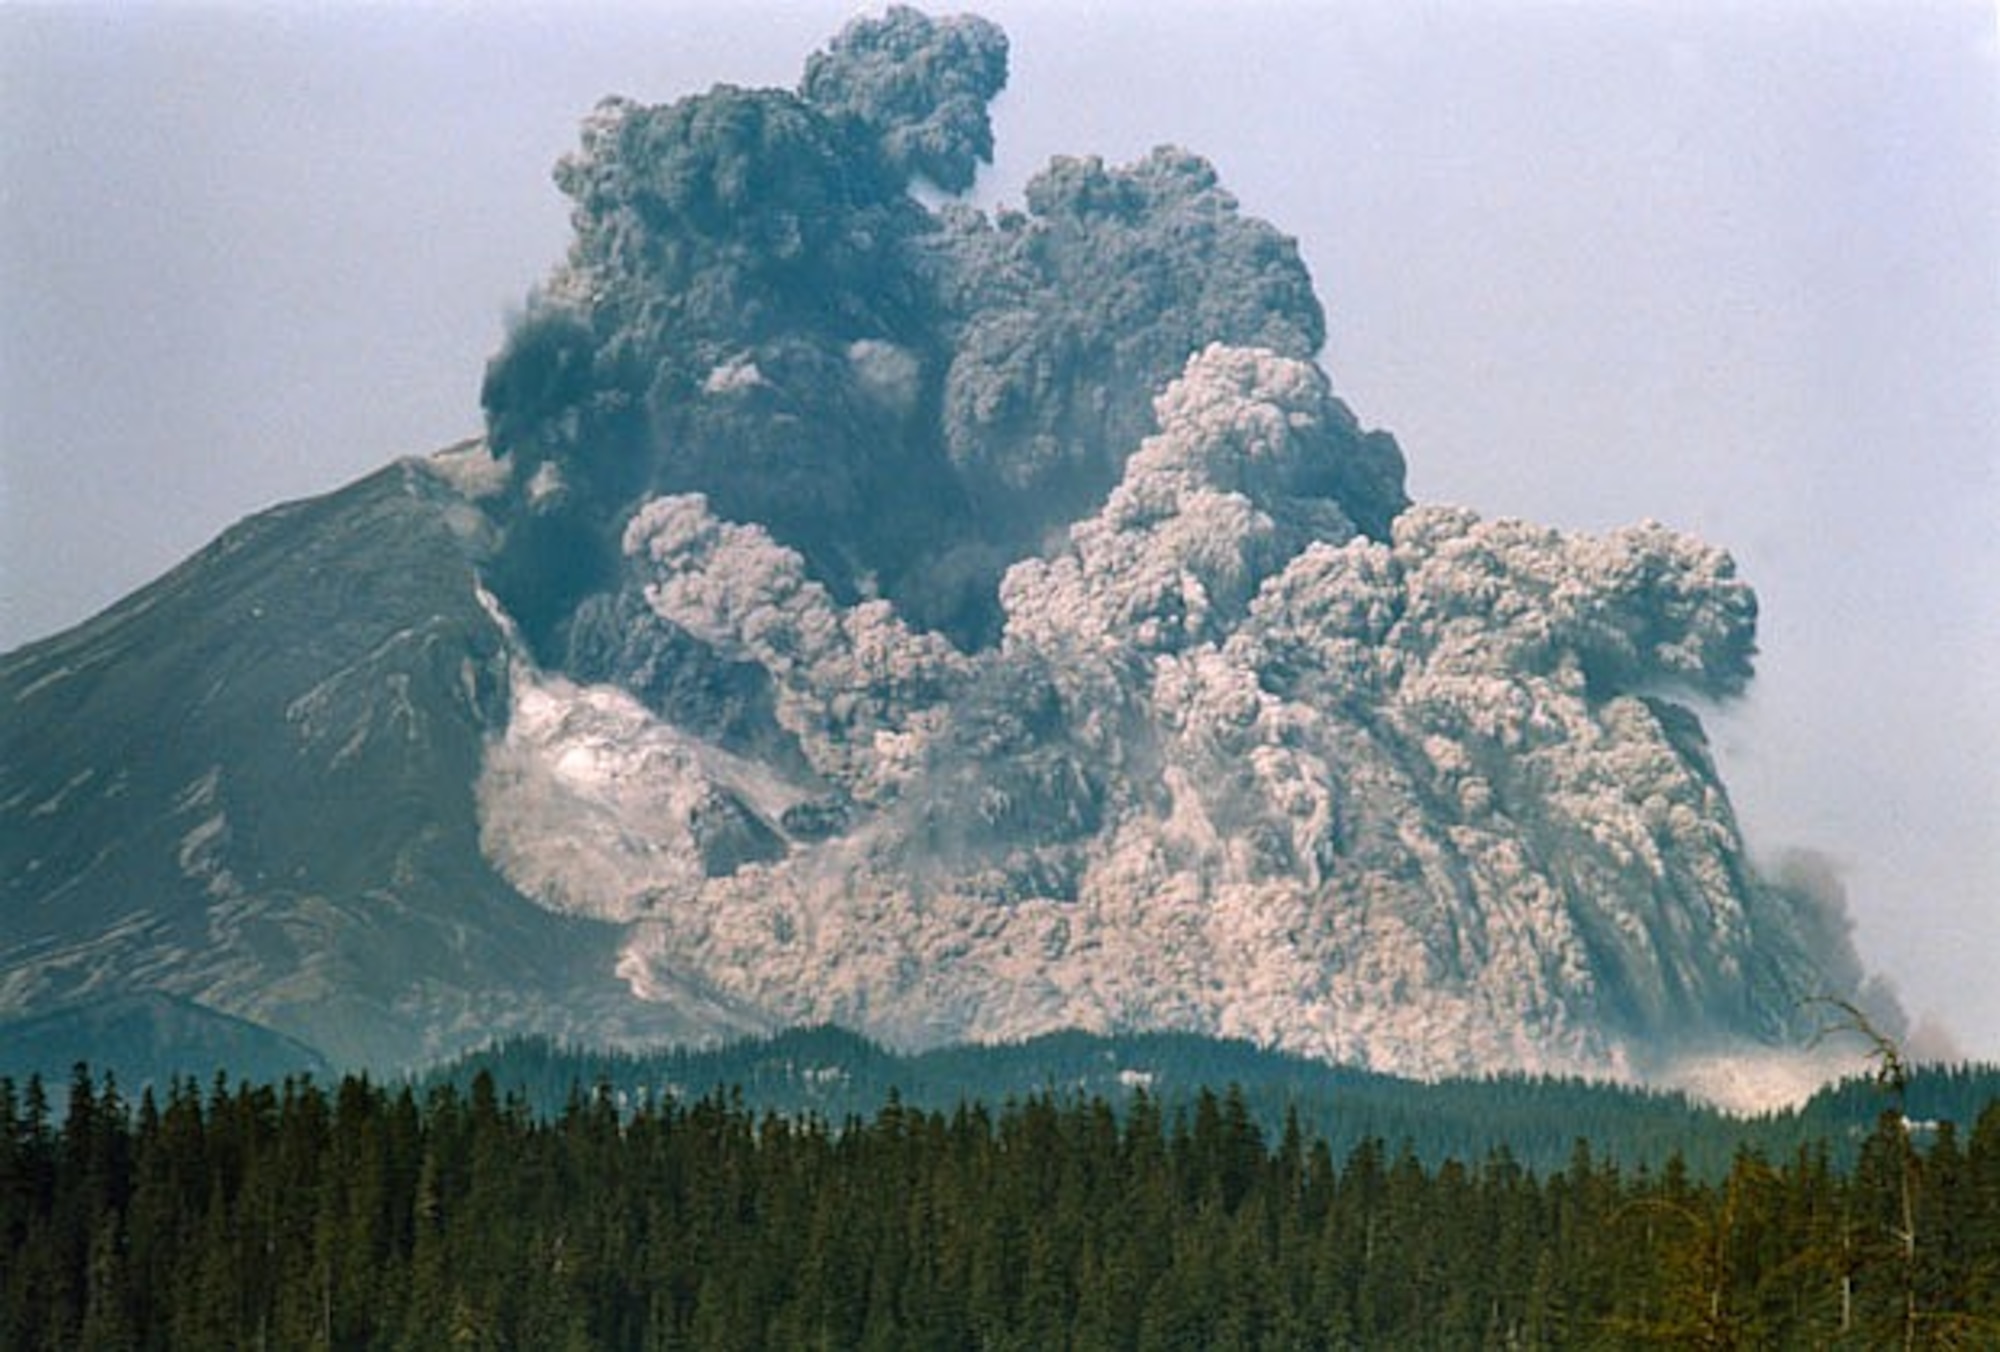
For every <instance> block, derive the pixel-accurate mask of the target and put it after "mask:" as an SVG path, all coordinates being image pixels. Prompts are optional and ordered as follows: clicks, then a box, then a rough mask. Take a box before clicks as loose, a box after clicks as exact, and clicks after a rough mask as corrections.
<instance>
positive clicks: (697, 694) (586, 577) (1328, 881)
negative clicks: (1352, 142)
mask: <svg viewBox="0 0 2000 1352" xmlns="http://www.w3.org/2000/svg"><path fill="white" fill-rule="evenodd" d="M1005 63H1006V45H1005V40H1004V38H1003V37H1002V36H1001V35H1000V34H999V32H998V30H997V29H994V28H992V26H991V25H988V24H985V23H984V22H982V21H979V20H972V19H953V20H942V21H936V20H931V19H927V18H925V17H923V16H921V15H919V14H917V13H915V12H914V11H911V10H907V9H897V10H892V11H891V12H890V13H889V14H888V15H887V16H886V17H884V18H882V19H879V20H859V21H857V22H856V23H855V24H853V25H850V27H849V28H848V29H847V30H846V31H845V32H844V33H843V34H842V35H841V36H840V37H838V38H836V39H835V40H834V42H833V43H832V44H831V45H830V46H829V47H828V48H827V49H826V50H825V51H823V52H821V53H819V54H818V55H816V56H815V57H814V58H813V59H812V60H811V62H810V63H809V64H808V67H807V71H806V75H805V78H804V80H803V81H802V83H801V85H800V87H799V91H798V92H797V93H793V92H788V91H779V90H738V89H730V88H718V89H716V90H714V91H712V92H710V93H708V94H705V95H701V96H698V97H695V98H690V99H684V100H682V101H680V102H678V103H675V104H670V105H666V106H663V107H645V106H641V105H637V104H632V103H628V102H612V103H607V104H605V105H603V106H601V107H600V108H599V109H598V111H597V112H596V113H595V114H594V115H593V116H592V117H591V119H590V120H589V121H588V122H587V123H586V125H585V130H584V136H583V142H582V145H581V147H580V148H579V150H578V151H577V152H576V153H575V154H573V155H571V156H570V157H568V158H566V159H565V160H564V162H563V164H562V165H561V167H560V168H559V170H558V176H557V177H558V182H559V184H560V185H561V187H562V188H563V190H564V191H565V192H566V193H567V194H568V195H569V196H570V198H571V199H572V201H573V202H574V203H575V219H576V228H577V234H576V242H575V244H574V246H573V247H572V249H571V252H570V256H569V258H568V259H567V260H566V261H565V263H564V264H563V265H562V267H561V268H559V269H558V270H557V272H556V274H555V275H554V277H553V278H552V279H551V280H550V282H549V283H548V285H547V286H546V287H545V288H544V289H543V290H542V291H541V292H540V293H539V294H538V296H537V298H536V299H535V301H534V302H533V304H532V305H531V307H530V311H529V314H528V316H527V318H526V319H525V320H524V322H523V323H522V325H521V326H520V327H519V329H518V330H517V331H516V332H515V333H514V334H513V335H512V336H511V337H510V339H509V341H508V343H507V346H506V348H505V349H504V350H503V351H502V352H501V353H500V354H499V355H498V356H497V357H496V358H495V359H494V361H493V363H492V365H491V367H490V369H489V371H488V377H487V383H486V389H485V398H486V404H487V409H488V415H489V434H490V435H489V440H490V442H491V444H492V446H493V448H494V449H495V451H496V452H497V453H498V454H500V455H501V456H503V457H504V458H506V459H508V460H510V461H512V462H513V464H514V472H513V473H512V474H511V476H510V477H509V478H508V484H509V487H508V488H506V489H505V490H503V491H501V492H499V493H497V494H491V493H489V496H487V497H485V498H484V499H482V504H481V505H482V506H483V507H484V508H485V509H486V510H487V511H488V512H489V513H490V514H491V515H492V517H493V518H494V520H495V521H496V523H497V526H498V532H497V533H498V534H499V536H500V537H501V538H502V540H503V543H502V544H501V545H500V546H499V547H498V548H497V549H496V550H495V552H494V556H493V558H492V559H491V560H489V563H488V569H487V572H488V576H489V577H490V578H491V579H492V580H493V584H494V586H495V589H496V590H497V591H498V592H499V594H500V597H501V600H502V602H503V603H504V604H505V605H506V606H507V608H508V609H509V610H510V611H511V612H512V613H513V614H514V615H515V616H516V617H517V618H518V619H520V620H521V622H522V625H523V628H524V629H525V631H526V633H527V636H528V642H529V646H530V648H531V654H530V658H531V659H532V660H529V659H524V660H523V662H522V663H521V664H520V667H519V670H518V671H517V674H516V681H515V709H514V716H513V721H512V724H511V726H510V728H509V730H508V733H507V735H506V737H505V739H504V740H502V741H501V742H500V743H499V744H497V745H496V746H495V748H494V749H493V752H492V754H491V755H490V757H489V762H488V765H487V769H486V772H485V774H484V776H483V779H482V784H481V802H482V812H483V818H482V820H483V824H484V831H485V836H484V839H485V845H486V849H487V851H488V853H489V855H490V856H491V858H492V859H493V861H494V862H495V863H496V864H497V865H498V866H499V867H500V868H501V869H502V870H503V871H504V872H506V874H507V875H508V876H509V877H510V878H512V879H513V880H514V881H515V883H516V885H517V886H519V887H520V888H521V889H522V890H523V891H524V892H526V893H528V894H529V895H531V896H534V897H536V898H538V899H540V900H542V901H543V902H544V903H545V904H547V905H550V906H552V907H555V908H558V909H563V910H574V911H581V912H586V913H589V914H592V915H596V916H600V917H608V918H612V919H615V920H617V921H619V922H621V923H623V924H625V925H627V926H628V930H627V936H628V942H627V945H626V950H625V956H624V961H623V965H622V967H621V968H620V973H621V976H622V977H623V979H624V980H626V981H627V982H628V983H629V984H630V985H631V986H632V988H633V989H634V990H636V991H639V992H641V993H644V992H646V991H648V990H672V989H687V988H690V987H699V988H700V989H702V990H704V991H707V992H710V993H711V994H712V995H713V997H714V998H715V999H717V1000H721V1001H723V1002H725V1003H727V1004H728V1005H729V1007H731V1008H732V1009H736V1010H739V1011H754V1012H755V1013H756V1015H757V1017H760V1018H763V1019H766V1020H768V1021H770V1022H773V1023H776V1022H783V1021H790V1020H820V1019H831V1020H838V1021H841V1022H845V1023H850V1024H853V1025H856V1026H859V1027H861V1028H863V1029H866V1030H868V1031H870V1032H873V1033H876V1034H879V1035H883V1036H887V1037H890V1038H893V1039H896V1040H901V1041H908V1042H930V1041H937V1040H941V1039H945V1038H953V1037H1004V1036H1018V1035H1023V1034H1028V1033H1032V1032H1036V1031H1041V1030H1044V1029H1048V1028H1053V1027H1059V1026H1065V1025H1080V1026H1085V1027H1091V1028H1100V1029H1125V1028H1141V1027H1157V1026H1172V1027H1183V1028H1194V1029H1202V1030H1208V1031H1214V1032H1220V1033H1227V1034H1234V1035H1241V1036H1247V1037H1252V1038H1255V1039H1257V1040H1260V1041H1263V1042H1267V1043H1272V1044H1275V1045H1281V1046H1286V1047H1291V1048H1294V1049H1297V1050H1301V1051H1305V1052H1310V1053H1313V1054H1316V1055H1323V1056H1328V1057H1334V1058H1339V1059H1351V1060H1357V1061H1365V1062H1368V1063H1370V1064H1374V1065H1377V1066H1380V1067H1384V1068H1390V1069H1397V1070H1403V1071H1412V1072H1418V1073H1435V1072H1440V1071H1448V1070H1483V1069H1491V1068H1493V1067H1495V1066H1522V1067H1531V1068H1547V1069H1565V1070H1598V1071H1602V1070H1607V1069H1612V1070H1637V1069H1645V1068H1646V1067H1648V1066H1649V1065H1652V1064H1655V1063H1656V1062H1657V1060H1658V1059H1659V1058H1660V1057H1661V1056H1662V1055H1664V1054H1665V1049H1667V1048H1668V1047H1670V1046H1671V1047H1681V1048H1686V1047H1697V1046H1699V1047H1706V1046H1708V1045H1710V1044H1713V1045H1716V1046H1728V1045H1733V1044H1734V1043H1735V1042H1738V1041H1740V1040H1742V1039H1746V1038H1747V1039H1752V1040H1764V1041H1766V1042H1774V1041H1782V1040H1783V1039H1784V1038H1786V1037H1788V1036H1790V1035H1792V1034H1793V1033H1795V1032H1796V1031H1797V1030H1798V1026H1799V1022H1800V1020H1801V1018H1802V1017H1805V1016H1803V1015H1802V1013H1801V1006H1800V1004H1799V1000H1800V997H1802V996H1804V995H1807V994H1813V993H1821V992H1828V991H1831V992H1833V993H1842V994H1844V993H1847V992H1849V991H1851V990H1852V988H1853V987H1854V986H1855V984H1856V983H1857V982H1858V981H1859V979H1860V974H1859V968H1858V966H1857V965H1856V964H1855V963H1854V961H1853V956H1852V952H1851V950H1850V949H1849V948H1848V946H1847V939H1846V935H1845V933H1844V932H1843V931H1841V929H1840V928H1839V926H1838V925H1837V924H1835V923H1833V922H1832V921H1830V920H1829V919H1828V915H1829V913H1828V912H1827V911H1826V910H1825V908H1823V907H1820V906H1818V905H1816V904H1815V903H1814V902H1813V901H1812V900H1811V893H1810V892H1809V890H1806V889H1801V888H1799V887H1796V886H1791V885H1773V884H1771V883H1768V882H1766V881H1765V880H1764V879H1762V878H1761V877H1760V876H1759V875H1758V873H1757V871H1756V870H1755V869H1754V868H1753V867H1752V866H1751V864H1750V862H1749V861H1748V859H1747V858H1746V856H1745V852H1744V847H1743V842H1742V839H1741V835H1740V832H1739V831H1738V828H1737V825H1736V821H1735V818H1734V815H1733V813H1732V811H1731V808H1730V804H1729V801H1728V798H1727V796H1726V794H1725V792H1724V790H1723V788H1722V785H1721V784H1720V783H1719V782H1718V780H1717V778H1716V774H1715V769H1714V765H1713V763H1712V761H1711V759H1710V757H1709V754H1708V750H1707V746H1706V743H1705V740H1704V737H1703V734H1702V730H1701V726H1700V724H1699V722H1698V720H1697V719H1696V717H1695V716H1694V715H1693V714H1692V713H1691V712H1690V711H1689V710H1688V709H1686V708H1685V707H1683V706H1682V705H1681V704H1678V703H1676V702H1675V701H1676V700H1677V699H1681V698H1684V697H1685V696H1687V695H1699V696H1703V697H1708V698H1718V697H1726V696H1728V695H1731V694H1733V693H1735V692H1737V691H1738V690H1740V689H1741V687H1742V685H1743V683H1744V682H1745V681H1746V680H1747V679H1748V677H1749V675H1750V670H1751V659H1752V656H1753V653H1754V648H1755V624H1756V602H1755V597H1754V595H1753V594H1752V592H1751V591H1750V589H1749V587H1748V586H1747V585H1746V584H1745V583H1744V582H1743V581H1742V580H1741V579H1739V578H1738V577H1737V576H1736V573H1735V569H1734V566H1733V564H1732V563H1731V561H1730V559H1729V557H1728V556H1727V555H1726V554H1724V553H1723V552H1721V551H1719V550H1716V549H1714V548H1711V547H1709V546H1707V545H1704V544H1702V543H1700V542H1699V541H1695V540H1692V539H1689V538H1687V537H1685V536H1681V535H1678V534H1675V533H1673V532H1671V531H1669V530H1667V529H1665V528H1663V527H1661V526H1658V525H1653V524H1646V525H1641V526H1636V527H1633V528H1630V529H1627V530H1621V531H1616V532H1612V533H1610V534H1606V535H1601V536H1589V535H1577V534H1567V533H1563V532H1558V531H1553V530H1548V529H1544V528H1540V527H1536V526H1532V525H1528V524H1526V523H1522V522H1518V521H1486V520H1483V519H1482V518H1481V517H1479V516H1478V515H1477V514H1476V513H1474V512H1471V511H1467V510H1464V509H1460V508H1453V507H1440V506H1412V505H1411V504H1410V503H1409V501H1408V499H1407V497H1406V496H1405V494H1404V491H1403V458H1402V453H1401V451H1400V450H1399V449H1398V447H1397V446H1396V444H1395V442H1394V441H1393V440H1392V439H1391V438H1389V437H1388V436H1387V435H1386V434H1383V433H1380V432H1374V431H1369V430H1366V429H1364V428H1363V427H1362V426H1361V425H1360V423H1359V422H1358V421H1357V420H1356V418H1355V417H1354V415H1353V414H1352V413H1351V412H1350V411H1349V410H1348V409H1347V407H1346V406H1345V405H1344V404H1342V403H1341V402H1340V400H1339V399H1338V398H1336V397H1335V395H1334V393H1333V391H1332V389H1331V388H1330V386H1329V383H1328V380H1327V378H1326V375H1325V374H1324V372H1323V371H1321V370H1320V369H1319V368H1318V367H1317V366H1316V365H1314V364H1313V358H1314V356H1315V354H1316V353H1317V351H1318V350H1319V347H1320V345H1321V343H1322V341H1323V338H1324V319H1323V314H1322V310H1321V307H1320V304H1319V301H1318V299H1317V298H1316V296H1315V295H1314V293H1313V290H1312V286H1311V283H1310V279H1309V277H1308V276H1307V274H1306V271H1305V268H1304V266H1303V264H1302V263H1301V262H1300V260H1299V256H1298V251H1297V249H1296V247H1295V246H1294V245H1293V243H1292V242H1291V241H1290V240H1289V239H1287V238H1285V237H1284V236H1283V235H1282V234H1280V233H1279V232H1277V231H1276V230H1274V229H1273V228H1272V227H1271V226H1269V225H1267V224H1265V223H1263V222H1261V221H1256V220H1253V219H1249V218H1246V217H1244V216H1243V215H1242V214H1241V213H1240V211H1239V210H1238V207H1237V204H1236V202H1235V201H1234V199H1232V198H1231V197H1230V196H1229V195H1228V194H1227V193H1226V192H1225V191H1224V190H1223V189H1222V188H1221V186H1220V184H1219V182H1218V180H1217V176H1216V173H1215V171H1214V169H1213V168H1212V167H1211V166H1210V165H1208V164H1207V163H1206V162H1204V161H1202V160H1201V159H1199V158H1198V157H1196V156H1193V155H1190V154H1188V153H1186V152H1183V151H1179V150H1174V149H1162V150H1159V151H1156V152H1154V153H1153V154H1152V155H1150V156H1148V157H1147V158H1145V159H1143V160H1141V161H1140V162H1139V163H1137V164H1134V165H1130V166H1126V167H1122V168H1121V167H1108V166H1106V165H1104V164H1103V163H1102V162H1100V161H1098V160H1095V159H1059V160H1057V161H1055V162H1054V163H1053V164H1051V165H1050V167H1049V168H1048V169H1047V170H1046V171H1045V172H1044V173H1043V174H1042V175H1040V176H1039V177H1037V178H1036V179H1035V180H1034V181H1033V183H1032V184H1031V185H1030V186H1029V188H1028V191H1027V200H1026V204H1025V209H1024V210H1020V211H1013V210H1008V211H1001V212H999V213H997V214H995V215H993V216H988V215H986V214H983V213H980V212H975V211H972V210H970V209H968V208H965V207H962V206H953V207H948V208H946V209H944V210H943V211H941V212H937V213H933V212H931V211H929V210H927V209H925V208H924V207H922V206H920V205H919V204H918V203H917V202H916V200H915V199H914V198H913V197H912V196H911V195H910V194H909V191H908V189H909V187H910V184H911V182H912V180H913V179H914V178H916V177H923V178H926V179H929V180H931V181H932V182H934V183H935V184H937V185H940V186H942V187H944V188H947V189H962V188H964V187H966V186H967V185H968V184H969V183H970V182H971V179H972V175H973V173H974V170H975V167H976V165H977V164H978V163H979V162H981V161H983V160H984V159H986V158H987V157H988V156H989V155H990V151H991V141H990V129H989V125H988V121H987V113H986V105H987V102H988V101H989V100H990V99H991V97H992V96H993V94H994V93H995V92H997V91H998V89H999V88H1000V87H1001V84H1002V83H1003V82H1004V79H1005V71H1006V65H1005Z"/></svg>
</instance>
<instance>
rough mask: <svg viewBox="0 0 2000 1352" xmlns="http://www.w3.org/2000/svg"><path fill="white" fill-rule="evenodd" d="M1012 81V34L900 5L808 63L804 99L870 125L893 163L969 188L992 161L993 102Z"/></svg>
mask: <svg viewBox="0 0 2000 1352" xmlns="http://www.w3.org/2000/svg"><path fill="white" fill-rule="evenodd" d="M1006 83H1007V35H1006V34H1005V33H1002V32H1001V31H1000V30H999V29H998V28H996V27H995V26H994V25H992V24H990V23H988V22H987V21H986V20H984V19H981V18H977V17H974V16H970V15H966V16H961V17H958V18H952V19H943V20H933V19H931V18H930V17H929V16H927V15H924V14H921V13H919V12H918V11H916V10H914V9H911V8H909V7H908V6H905V5H895V6H891V7H890V9H889V12H888V13H887V14H886V15H885V16H884V17H882V18H881V19H857V20H855V21H854V22H853V23H851V24H849V25H848V26H847V28H846V29H845V31H843V32H842V33H841V34H840V36H839V37H837V38H835V39H834V40H833V42H832V43H831V44H830V45H829V46H828V47H827V49H826V50H825V51H823V52H819V53H816V54H815V55H814V56H813V57H812V59H811V60H809V61H808V62H806V74H805V79H804V80H802V81H801V82H800V83H799V93H800V94H802V95H803V96H804V97H805V98H806V100H807V101H808V102H810V103H813V104H815V105H817V106H819V107H821V108H823V109H825V110H826V111H827V112H829V113H832V114H835V115H841V116H847V117H851V118H853V119H855V120H856V121H858V122H860V123H861V124H862V125H863V126H865V127H867V128H869V129H870V130H871V131H872V132H873V133H874V134H875V136H876V137H878V138H879V139H880V142H881V146H882V155H883V158H884V159H886V160H887V161H888V162H889V164H890V166H891V167H893V168H895V169H897V170H900V171H901V172H902V173H904V174H905V175H906V176H911V177H915V176H921V177H923V178H927V179H929V180H930V181H931V182H932V183H934V184H936V185H937V186H938V187H940V188H943V189H945V190H946V191H947V192H964V191H965V190H966V189H967V188H970V187H971V186H972V177H973V174H974V173H975V172H976V171H977V169H978V167H979V166H980V165H982V164H990V163H992V161H993V124H992V122H991V120H990V119H989V118H988V117H987V114H986V105H987V104H988V103H990V102H991V101H992V99H993V97H994V95H996V94H998V93H999V92H1000V90H1001V89H1002V88H1003V87H1005V85H1006Z"/></svg>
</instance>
